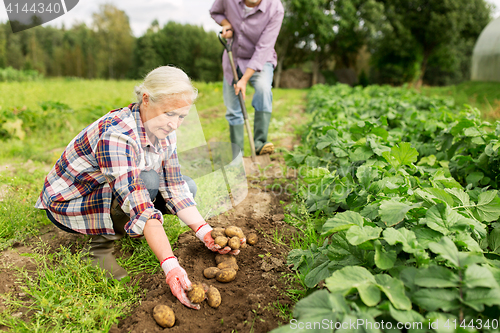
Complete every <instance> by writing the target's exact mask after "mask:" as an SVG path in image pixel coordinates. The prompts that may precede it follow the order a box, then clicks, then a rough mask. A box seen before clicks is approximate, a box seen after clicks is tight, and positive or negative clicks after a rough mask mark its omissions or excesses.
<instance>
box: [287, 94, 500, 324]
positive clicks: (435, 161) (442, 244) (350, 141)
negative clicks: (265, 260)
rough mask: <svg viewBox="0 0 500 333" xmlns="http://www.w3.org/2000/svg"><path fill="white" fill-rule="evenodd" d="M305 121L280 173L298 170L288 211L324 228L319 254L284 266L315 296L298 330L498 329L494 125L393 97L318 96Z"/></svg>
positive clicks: (446, 107) (437, 102)
mask: <svg viewBox="0 0 500 333" xmlns="http://www.w3.org/2000/svg"><path fill="white" fill-rule="evenodd" d="M308 110H309V111H310V112H312V113H313V118H314V120H313V122H311V124H310V125H309V127H308V128H307V129H306V132H305V134H304V139H303V145H302V146H301V147H300V148H299V149H298V150H296V151H295V152H293V153H289V154H288V155H287V156H286V161H287V164H288V167H293V168H297V169H300V170H303V172H302V173H301V175H302V177H301V187H300V189H299V191H298V195H297V198H296V200H297V201H298V202H300V201H302V202H304V204H305V207H306V210H307V211H308V212H309V214H314V215H315V216H322V217H324V219H323V223H322V226H321V228H319V230H318V234H320V235H321V237H322V239H323V242H322V243H312V244H310V245H309V246H308V247H300V248H295V249H293V250H292V251H290V253H289V255H288V264H290V265H293V269H294V270H296V271H297V272H298V274H299V276H301V277H302V279H303V281H304V284H305V285H306V286H307V288H309V289H310V290H311V291H312V293H311V295H310V296H308V297H307V298H305V299H303V300H301V301H300V302H299V303H297V305H296V308H295V310H294V317H295V318H296V320H298V321H299V322H302V323H304V324H305V323H307V322H312V321H314V320H316V319H318V318H319V317H321V316H325V318H328V319H329V320H330V319H331V320H333V321H339V322H343V321H345V320H347V318H357V319H361V318H365V317H366V316H369V317H370V320H372V321H373V322H377V323H379V324H380V323H381V322H383V321H386V322H387V321H389V322H392V323H394V324H396V323H397V322H415V323H427V324H428V323H434V322H436V321H438V322H439V319H443V318H446V320H448V322H449V321H450V320H451V321H453V320H455V322H458V323H459V324H464V323H469V321H470V320H476V319H478V318H479V319H481V320H483V319H484V321H486V320H493V319H494V318H497V317H498V315H499V314H500V304H499V303H500V301H498V299H500V298H498V297H497V296H496V295H497V293H498V284H499V283H500V276H499V275H497V272H498V267H500V266H499V263H500V261H499V259H500V257H499V255H498V251H499V248H500V238H499V234H500V229H498V226H499V225H498V223H497V220H498V218H499V217H500V197H499V196H498V191H497V190H496V189H497V188H498V185H500V184H499V183H498V182H497V178H496V176H497V175H498V174H500V173H499V172H498V171H500V170H498V171H497V169H495V168H497V165H496V164H495V163H496V161H497V160H496V157H497V152H498V148H499V147H500V144H498V139H497V138H498V134H499V133H500V122H499V123H497V124H490V123H486V122H482V121H481V120H480V119H479V112H478V111H477V110H475V109H466V110H459V109H457V108H455V107H453V105H452V104H451V103H450V102H449V101H447V100H444V99H440V98H429V97H425V96H422V95H419V94H418V93H416V92H414V91H410V90H407V89H404V88H390V87H374V86H372V87H367V88H364V89H363V88H361V87H356V88H350V87H347V86H343V85H337V86H334V87H324V86H316V87H315V88H313V89H312V90H311V93H310V96H309V105H308ZM311 216H312V215H311ZM321 286H324V287H326V288H327V289H328V291H329V293H327V292H326V291H325V290H324V289H322V290H318V291H314V290H317V289H318V288H321ZM340 299H341V300H343V302H344V303H342V305H339V302H340V301H339V300H340ZM306 300H307V301H306ZM315 302H316V303H318V304H321V306H319V307H320V308H317V307H316V308H315V307H312V306H311V304H310V303H315ZM323 302H326V303H323ZM303 304H306V306H308V309H307V310H306V309H305V308H304V307H303ZM326 304H328V306H326ZM328 311H331V312H335V313H336V314H335V315H332V314H328V315H326V312H328ZM334 317H335V318H334ZM497 319H498V318H497ZM441 321H442V322H443V320H441ZM295 323H297V322H295ZM457 327H458V326H457ZM474 327H477V326H474ZM428 328H429V327H428V326H425V327H423V328H422V330H424V331H425V329H428ZM287 329H288V330H289V329H293V327H292V322H291V324H290V325H289V326H288V327H284V328H282V329H280V330H278V331H280V332H281V331H287ZM333 329H335V328H333ZM333 329H332V331H333ZM405 329H407V328H405ZM462 329H464V330H471V329H472V328H471V327H470V326H467V325H464V326H462ZM489 329H493V328H492V327H490V328H487V329H486V331H488V330H489ZM483 330H484V328H483ZM398 331H401V329H398ZM438 331H439V329H438Z"/></svg>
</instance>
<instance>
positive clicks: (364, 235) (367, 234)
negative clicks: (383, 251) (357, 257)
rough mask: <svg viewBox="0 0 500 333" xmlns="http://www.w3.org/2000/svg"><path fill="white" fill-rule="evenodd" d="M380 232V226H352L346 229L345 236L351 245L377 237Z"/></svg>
mask: <svg viewBox="0 0 500 333" xmlns="http://www.w3.org/2000/svg"><path fill="white" fill-rule="evenodd" d="M381 232H382V228H379V227H370V226H364V227H360V226H357V225H355V226H352V227H350V228H349V230H347V234H346V238H347V240H348V241H349V243H351V244H352V245H359V244H362V243H364V242H366V241H369V240H372V239H377V238H379V236H380V233H381Z"/></svg>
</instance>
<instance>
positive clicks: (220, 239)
mask: <svg viewBox="0 0 500 333" xmlns="http://www.w3.org/2000/svg"><path fill="white" fill-rule="evenodd" d="M215 244H217V245H219V246H220V247H225V246H226V245H227V237H224V236H219V237H217V238H216V239H215Z"/></svg>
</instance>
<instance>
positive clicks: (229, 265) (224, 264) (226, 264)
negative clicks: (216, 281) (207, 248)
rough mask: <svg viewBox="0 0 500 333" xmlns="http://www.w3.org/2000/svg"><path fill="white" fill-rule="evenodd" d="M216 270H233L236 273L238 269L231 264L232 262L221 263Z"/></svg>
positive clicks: (234, 264)
mask: <svg viewBox="0 0 500 333" xmlns="http://www.w3.org/2000/svg"><path fill="white" fill-rule="evenodd" d="M217 268H218V269H219V270H220V269H226V268H231V269H234V270H235V271H238V269H239V267H238V265H237V264H236V263H235V262H233V261H223V262H221V263H220V264H218V265H217Z"/></svg>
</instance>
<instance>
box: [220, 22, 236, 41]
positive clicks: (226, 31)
mask: <svg viewBox="0 0 500 333" xmlns="http://www.w3.org/2000/svg"><path fill="white" fill-rule="evenodd" d="M221 26H222V34H221V36H222V37H223V38H233V26H232V25H231V23H229V21H228V20H222V23H221Z"/></svg>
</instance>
